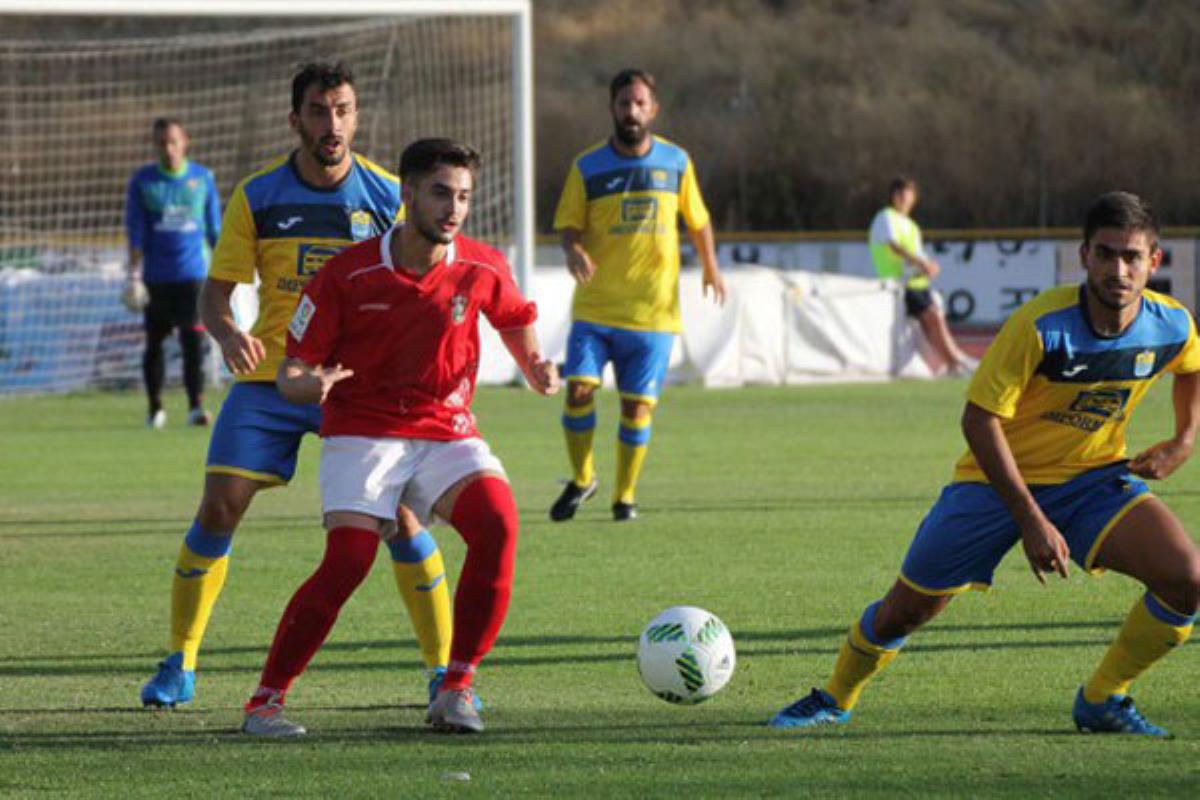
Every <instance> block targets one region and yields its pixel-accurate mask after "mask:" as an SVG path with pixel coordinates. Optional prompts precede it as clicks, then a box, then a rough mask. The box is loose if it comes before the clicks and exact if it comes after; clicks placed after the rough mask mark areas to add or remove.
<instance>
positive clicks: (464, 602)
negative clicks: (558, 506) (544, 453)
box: [442, 476, 519, 689]
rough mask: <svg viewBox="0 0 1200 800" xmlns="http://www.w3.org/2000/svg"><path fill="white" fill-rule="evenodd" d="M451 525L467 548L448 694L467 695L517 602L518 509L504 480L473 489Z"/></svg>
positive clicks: (458, 504) (480, 482) (492, 480)
mask: <svg viewBox="0 0 1200 800" xmlns="http://www.w3.org/2000/svg"><path fill="white" fill-rule="evenodd" d="M450 524H452V525H453V526H454V528H455V529H456V530H457V531H458V533H459V535H461V536H462V538H463V540H464V541H465V542H466V543H467V558H466V561H465V562H464V563H463V569H462V575H461V576H460V577H459V579H458V590H457V591H456V592H455V594H454V641H453V643H452V644H451V646H450V668H449V669H448V670H447V672H446V680H445V681H444V682H443V683H442V688H443V689H466V688H467V687H469V686H470V685H471V678H472V677H473V676H474V674H475V667H476V666H477V665H478V664H479V661H480V659H482V658H483V657H484V656H485V655H487V653H488V651H489V650H491V649H492V645H493V644H495V642H496V637H497V636H498V635H499V633H500V628H501V627H502V626H503V625H504V617H505V616H506V615H507V614H508V602H509V600H510V599H511V598H512V580H513V568H514V566H515V564H516V559H517V532H518V529H519V525H518V522H517V504H516V501H515V500H513V495H512V489H511V488H509V485H508V483H507V482H506V481H505V480H503V479H502V478H497V477H492V476H489V477H484V478H480V479H479V480H477V481H475V482H473V483H471V484H470V485H468V486H467V487H466V488H465V489H463V491H462V494H460V495H459V496H458V500H457V502H455V504H454V511H453V512H452V513H451V515H450Z"/></svg>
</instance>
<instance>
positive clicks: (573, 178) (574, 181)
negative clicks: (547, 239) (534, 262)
mask: <svg viewBox="0 0 1200 800" xmlns="http://www.w3.org/2000/svg"><path fill="white" fill-rule="evenodd" d="M586 226H587V190H586V189H585V188H584V185H583V173H582V172H580V171H579V162H575V163H574V164H572V165H571V170H570V171H569V172H568V173H567V181H566V183H564V184H563V190H562V195H561V196H560V197H559V198H558V209H557V210H556V211H555V212H554V230H556V231H561V230H563V229H564V228H574V229H575V230H577V231H582V230H584V228H585V227H586Z"/></svg>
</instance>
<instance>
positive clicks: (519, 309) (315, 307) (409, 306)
mask: <svg viewBox="0 0 1200 800" xmlns="http://www.w3.org/2000/svg"><path fill="white" fill-rule="evenodd" d="M396 230H397V229H396V228H392V229H391V230H389V231H388V232H387V233H385V234H384V235H383V236H379V237H376V238H374V239H368V240H367V241H364V242H362V243H360V244H358V245H355V246H354V247H351V248H349V249H348V250H345V251H343V252H341V253H339V254H338V255H337V256H335V257H333V258H331V259H330V260H329V261H328V263H326V264H325V266H324V267H323V268H322V269H321V271H320V272H318V273H317V275H316V277H315V278H313V279H312V280H311V281H309V284H308V286H307V287H306V288H305V289H304V294H303V296H302V297H301V298H300V303H299V305H297V307H296V314H295V316H294V317H293V318H292V322H291V324H290V325H289V326H288V340H287V354H288V356H289V357H291V358H299V359H301V360H303V361H304V362H305V363H308V364H313V365H316V364H322V365H325V366H333V365H335V364H341V365H342V366H343V367H345V368H346V369H351V370H354V375H353V376H352V377H350V378H346V379H345V380H342V381H339V382H338V383H337V384H335V385H334V387H333V388H332V389H331V390H330V392H329V395H328V396H327V397H326V399H325V404H324V406H323V409H324V411H323V414H322V420H321V435H322V436H370V437H405V438H414V439H434V440H439V441H448V440H451V439H467V438H470V437H473V436H478V435H479V432H478V431H477V430H476V429H475V417H474V415H473V414H472V413H471V398H472V397H474V395H475V376H476V373H477V372H478V368H479V314H480V313H481V312H482V313H483V314H484V315H485V316H486V317H487V318H488V321H489V322H491V324H492V326H493V327H495V328H496V329H497V330H501V331H503V330H509V329H513V328H524V327H526V326H529V325H532V324H533V322H534V320H536V319H537V307H536V306H535V305H534V304H533V303H532V302H527V301H526V300H525V298H524V297H522V296H521V292H520V290H519V289H518V288H517V285H516V283H515V282H514V281H513V278H512V272H511V271H510V269H509V267H508V263H507V262H506V261H505V260H504V257H503V256H502V255H500V253H499V252H497V251H496V250H495V249H493V248H491V247H488V246H487V245H485V244H483V243H482V242H477V241H475V240H474V239H469V238H467V237H466V236H458V237H455V239H454V242H453V243H451V244H450V245H449V246H448V247H447V248H446V257H445V259H444V260H443V261H442V262H441V263H440V264H437V265H436V266H435V267H433V268H432V269H431V270H429V271H428V272H426V273H425V274H424V275H421V276H418V275H416V274H414V273H412V272H410V271H408V270H406V269H404V268H403V267H398V266H396V265H395V264H393V263H392V257H391V248H390V244H391V238H392V235H393V233H394V232H395V231H396Z"/></svg>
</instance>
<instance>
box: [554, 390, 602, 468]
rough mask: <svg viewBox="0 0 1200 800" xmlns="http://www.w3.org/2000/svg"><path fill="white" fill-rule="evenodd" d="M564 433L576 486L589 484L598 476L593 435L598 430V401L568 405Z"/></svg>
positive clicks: (564, 418) (563, 419) (563, 417)
mask: <svg viewBox="0 0 1200 800" xmlns="http://www.w3.org/2000/svg"><path fill="white" fill-rule="evenodd" d="M562 425H563V433H564V434H565V435H566V437H567V456H568V457H569V458H570V459H571V468H572V469H573V470H574V472H575V474H574V476H573V477H572V480H573V481H575V485H576V486H589V485H590V484H591V482H592V481H593V480H594V479H595V477H596V466H595V463H594V462H593V460H592V435H593V434H594V433H595V432H596V403H595V401H589V402H588V404H587V405H586V406H579V407H576V408H573V407H571V406H566V407H565V408H564V409H563V416H562Z"/></svg>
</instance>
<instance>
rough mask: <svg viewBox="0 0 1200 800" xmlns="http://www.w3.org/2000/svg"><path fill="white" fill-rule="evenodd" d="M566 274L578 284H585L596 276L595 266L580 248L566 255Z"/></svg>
mask: <svg viewBox="0 0 1200 800" xmlns="http://www.w3.org/2000/svg"><path fill="white" fill-rule="evenodd" d="M567 272H569V273H571V277H572V278H574V279H575V280H577V281H579V282H580V283H587V282H588V281H590V280H591V279H592V276H593V275H595V274H596V264H595V262H594V261H592V257H591V256H589V255H588V254H587V251H586V250H584V249H583V248H582V247H576V248H575V249H574V250H571V251H570V252H569V253H567Z"/></svg>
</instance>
